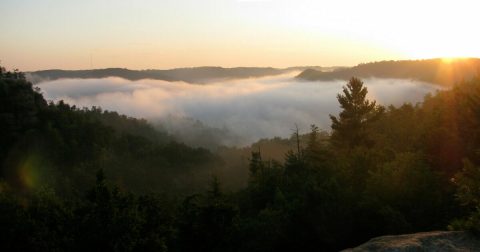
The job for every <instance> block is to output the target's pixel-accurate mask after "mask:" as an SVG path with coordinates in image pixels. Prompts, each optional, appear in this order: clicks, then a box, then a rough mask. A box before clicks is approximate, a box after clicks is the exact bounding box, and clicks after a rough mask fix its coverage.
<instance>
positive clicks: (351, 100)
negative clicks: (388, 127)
mask: <svg viewBox="0 0 480 252" xmlns="http://www.w3.org/2000/svg"><path fill="white" fill-rule="evenodd" d="M367 93H368V90H367V88H366V87H364V86H363V82H362V81H361V80H360V79H357V78H355V77H352V78H351V79H350V81H349V82H348V83H347V85H346V86H344V87H343V94H338V95H337V99H338V102H339V103H340V107H341V108H342V109H343V110H342V112H340V115H339V118H337V117H335V116H333V115H330V119H331V120H332V126H331V127H332V129H333V134H332V142H333V143H334V144H336V145H340V146H343V147H349V148H352V147H355V146H359V145H364V146H371V145H372V144H373V143H372V141H371V140H370V139H369V137H368V132H367V131H368V125H369V124H371V123H372V122H373V121H376V120H377V119H378V118H379V116H380V115H381V114H382V113H383V111H384V108H383V107H382V106H379V105H377V104H376V102H375V101H369V100H367V99H366V96H367Z"/></svg>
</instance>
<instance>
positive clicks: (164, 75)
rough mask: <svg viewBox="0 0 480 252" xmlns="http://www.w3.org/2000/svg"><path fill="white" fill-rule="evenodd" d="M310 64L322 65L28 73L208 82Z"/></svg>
mask: <svg viewBox="0 0 480 252" xmlns="http://www.w3.org/2000/svg"><path fill="white" fill-rule="evenodd" d="M310 68H314V69H322V68H321V67H318V66H301V67H290V68H284V69H279V68H271V67H235V68H223V67H193V68H175V69H169V70H130V69H126V68H106V69H93V70H60V69H52V70H42V71H35V72H29V73H27V75H28V78H29V79H30V80H31V81H32V82H34V83H39V82H42V81H45V80H57V79H70V78H80V79H87V78H106V77H120V78H124V79H127V80H140V79H154V80H165V81H185V82H189V83H208V82H212V81H216V80H222V79H240V78H251V77H262V76H270V75H279V74H283V73H287V72H291V71H302V70H305V69H310ZM322 70H323V69H322Z"/></svg>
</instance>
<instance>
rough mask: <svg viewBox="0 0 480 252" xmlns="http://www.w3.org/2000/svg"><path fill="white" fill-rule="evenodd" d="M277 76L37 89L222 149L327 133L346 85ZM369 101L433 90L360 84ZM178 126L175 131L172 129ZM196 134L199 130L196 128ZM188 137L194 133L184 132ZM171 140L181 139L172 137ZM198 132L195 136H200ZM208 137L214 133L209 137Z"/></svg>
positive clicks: (396, 83)
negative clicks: (216, 135)
mask: <svg viewBox="0 0 480 252" xmlns="http://www.w3.org/2000/svg"><path fill="white" fill-rule="evenodd" d="M296 74H297V73H291V74H286V75H280V76H272V77H264V78H252V79H241V80H229V81H219V82H215V83H212V84H206V85H195V84H188V83H185V82H167V81H159V80H139V81H129V80H125V79H121V78H104V79H62V80H55V81H50V82H43V83H40V84H38V87H40V88H41V90H42V91H43V93H44V95H45V97H46V98H47V99H49V100H54V101H58V100H65V101H66V102H68V103H70V104H75V105H77V106H80V107H90V106H100V107H102V108H103V109H106V110H114V111H118V112H119V113H123V114H126V115H129V116H134V117H142V118H146V119H148V120H151V121H152V122H158V121H161V122H162V121H163V122H164V123H162V124H163V126H164V128H166V129H167V130H169V131H170V132H172V131H175V128H176V125H178V126H179V127H180V124H184V123H185V120H177V119H181V118H193V119H196V120H199V121H200V124H201V125H200V126H201V127H213V128H218V129H219V130H221V132H222V138H224V139H223V140H222V144H227V145H246V144H249V143H252V142H254V141H256V140H258V139H259V138H267V137H274V136H281V137H287V136H289V135H290V134H291V133H292V130H291V129H292V128H293V127H294V125H295V124H297V125H298V126H299V128H300V129H301V130H302V131H307V130H308V128H309V125H310V124H316V125H317V126H319V127H320V128H321V129H326V130H328V129H329V127H330V119H329V117H328V115H329V114H337V113H338V112H339V110H340V109H339V106H338V102H337V99H336V96H337V94H338V93H339V92H341V90H342V86H344V85H345V84H346V82H345V81H314V82H305V81H299V80H296V79H294V78H293V76H295V75H296ZM363 81H364V83H365V84H366V86H367V87H368V90H369V99H374V100H377V101H378V102H379V103H380V104H384V105H389V104H394V105H399V104H402V103H404V102H412V103H416V102H419V101H421V100H422V99H423V96H424V95H425V94H427V93H429V92H434V91H435V90H436V89H438V86H435V85H432V84H428V83H424V82H419V81H412V80H399V79H377V78H370V79H364V80H363ZM176 122H178V124H176ZM200 126H199V127H200ZM182 127H183V128H181V129H182V131H184V133H185V136H188V135H189V134H190V136H189V137H186V139H188V138H191V137H192V135H191V134H192V133H191V132H187V131H189V130H190V129H192V128H194V127H195V123H191V126H188V125H187V126H185V125H183V126H182ZM176 131H177V132H176V134H182V132H178V130H176ZM202 132H203V133H204V131H202V130H200V131H198V133H194V134H203V133H202ZM212 134H213V133H212Z"/></svg>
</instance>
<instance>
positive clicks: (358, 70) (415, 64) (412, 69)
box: [297, 58, 480, 86]
mask: <svg viewBox="0 0 480 252" xmlns="http://www.w3.org/2000/svg"><path fill="white" fill-rule="evenodd" d="M479 69H480V59H478V58H467V59H452V60H445V59H427V60H398V61H393V60H392V61H379V62H373V63H366V64H360V65H357V66H354V67H350V68H338V69H336V70H333V71H329V72H322V71H320V70H315V69H307V70H305V71H303V72H302V73H300V74H299V75H298V76H297V78H299V79H304V80H310V81H314V80H323V81H325V80H348V79H350V78H351V77H352V76H356V77H358V78H393V79H412V80H418V81H424V82H429V83H434V84H439V85H443V86H451V85H453V84H454V83H458V82H461V81H464V80H470V79H472V78H473V77H474V76H476V75H478V73H479Z"/></svg>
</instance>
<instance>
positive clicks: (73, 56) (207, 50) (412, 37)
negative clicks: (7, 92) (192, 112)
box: [0, 0, 480, 71]
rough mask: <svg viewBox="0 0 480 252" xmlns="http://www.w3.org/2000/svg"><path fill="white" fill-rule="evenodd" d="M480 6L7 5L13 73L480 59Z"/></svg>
mask: <svg viewBox="0 0 480 252" xmlns="http://www.w3.org/2000/svg"><path fill="white" fill-rule="evenodd" d="M477 5H480V4H477V3H476V1H466V0H460V1H413V0H406V1H373V0H364V1H353V0H352V1H347V0H337V1H313V0H297V1H286V0H202V1H198V0H162V1H158V0H157V1H154V0H143V1H139V0H116V1H114V0H102V1H98V0H82V1H65V0H64V1H61V0H43V1H35V0H2V1H1V2H0V10H2V14H1V15H0V30H1V31H2V32H0V60H1V64H2V65H3V66H6V67H7V68H19V69H20V70H23V71H31V70H39V69H52V68H61V69H88V68H106V67H126V68H131V69H152V68H156V69H165V68H175V67H189V66H204V65H215V66H225V67H234V66H273V67H287V66H298V65H322V66H333V65H355V64H358V63H362V62H369V61H375V60H389V59H409V58H432V57H480V46H478V45H479V44H480V34H479V33H478V32H476V27H475V26H476V24H477V23H478V20H477V16H478V15H477V10H478V9H479V8H478V7H479V6H477Z"/></svg>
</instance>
